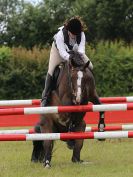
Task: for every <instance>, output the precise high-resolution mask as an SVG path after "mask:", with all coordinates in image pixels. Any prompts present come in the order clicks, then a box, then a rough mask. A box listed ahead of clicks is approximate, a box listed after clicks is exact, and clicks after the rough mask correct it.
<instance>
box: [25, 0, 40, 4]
mask: <svg viewBox="0 0 133 177" xmlns="http://www.w3.org/2000/svg"><path fill="white" fill-rule="evenodd" d="M25 1H27V2H30V3H32V4H37V3H39V2H41V1H42V0H25Z"/></svg>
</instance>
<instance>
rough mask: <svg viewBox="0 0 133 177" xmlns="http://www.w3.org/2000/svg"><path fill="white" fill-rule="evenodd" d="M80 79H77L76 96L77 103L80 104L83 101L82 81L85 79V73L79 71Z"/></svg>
mask: <svg viewBox="0 0 133 177" xmlns="http://www.w3.org/2000/svg"><path fill="white" fill-rule="evenodd" d="M77 74H78V79H77V87H78V88H77V94H76V102H78V103H80V100H81V81H82V77H83V72H82V71H78V73H77Z"/></svg>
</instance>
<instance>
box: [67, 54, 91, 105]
mask: <svg viewBox="0 0 133 177" xmlns="http://www.w3.org/2000/svg"><path fill="white" fill-rule="evenodd" d="M71 56H72V58H71V59H70V63H69V65H70V75H71V76H70V77H71V89H72V101H73V103H74V104H86V103H87V88H88V87H87V84H88V77H89V75H88V73H89V71H88V65H89V62H87V63H86V64H85V63H84V60H83V56H82V55H81V54H80V53H78V52H75V51H71Z"/></svg>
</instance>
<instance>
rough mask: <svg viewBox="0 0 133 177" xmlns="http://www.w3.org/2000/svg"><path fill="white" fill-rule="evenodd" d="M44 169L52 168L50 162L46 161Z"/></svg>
mask: <svg viewBox="0 0 133 177" xmlns="http://www.w3.org/2000/svg"><path fill="white" fill-rule="evenodd" d="M43 165H44V168H48V169H49V168H51V165H50V162H49V161H48V160H46V162H44V164H43Z"/></svg>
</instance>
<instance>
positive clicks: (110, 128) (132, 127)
mask: <svg viewBox="0 0 133 177" xmlns="http://www.w3.org/2000/svg"><path fill="white" fill-rule="evenodd" d="M104 130H105V131H120V130H122V131H127V130H133V125H132V124H129V125H117V126H116V125H115V126H106V127H105V128H104ZM85 131H86V132H96V131H98V128H97V127H93V126H92V127H88V126H87V127H86V130H85ZM32 133H35V130H34V128H32V129H20V130H0V134H32Z"/></svg>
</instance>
